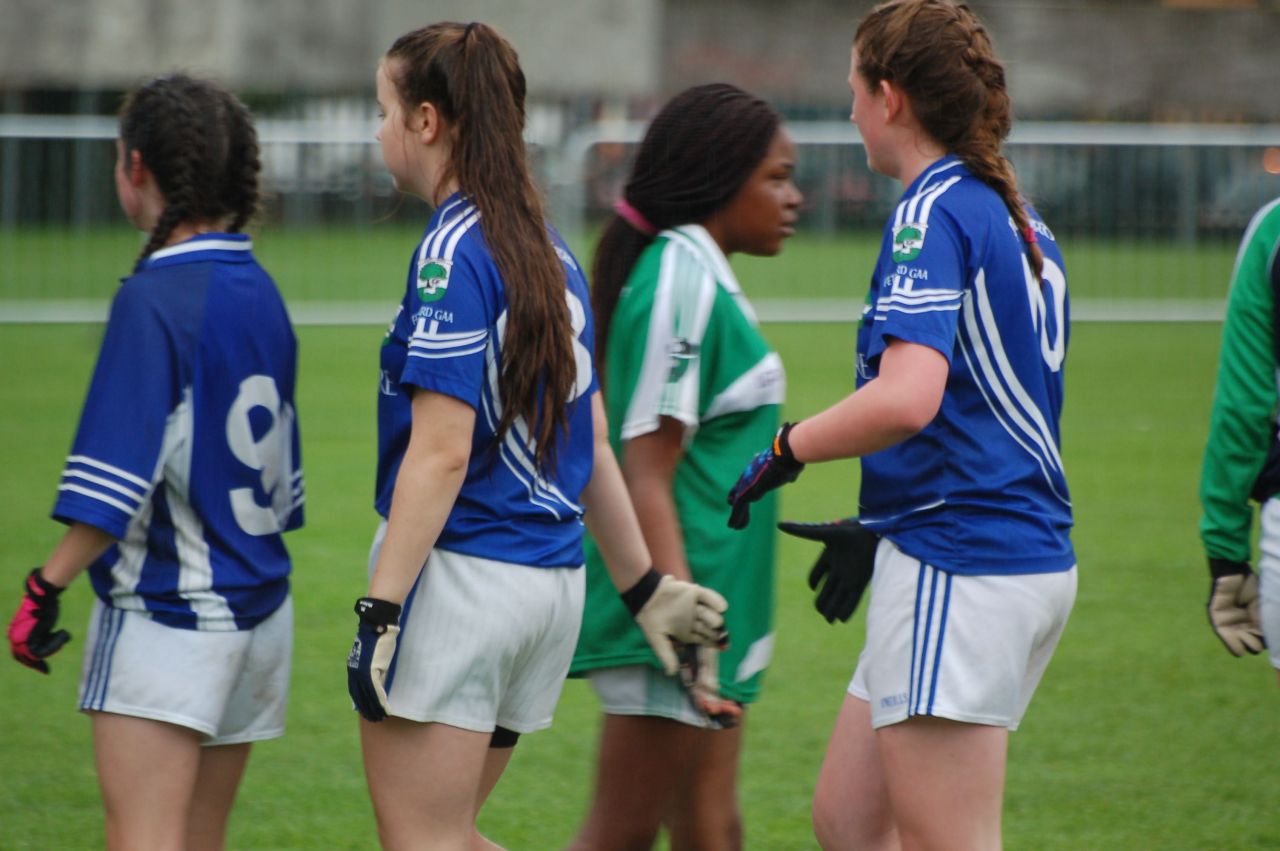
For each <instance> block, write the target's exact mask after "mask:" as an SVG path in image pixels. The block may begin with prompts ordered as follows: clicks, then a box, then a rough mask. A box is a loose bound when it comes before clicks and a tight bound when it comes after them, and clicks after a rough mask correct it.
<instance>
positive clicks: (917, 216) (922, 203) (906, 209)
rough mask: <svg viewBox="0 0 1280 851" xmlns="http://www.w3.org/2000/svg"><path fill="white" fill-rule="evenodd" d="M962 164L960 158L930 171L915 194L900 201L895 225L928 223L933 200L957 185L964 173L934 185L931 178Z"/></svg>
mask: <svg viewBox="0 0 1280 851" xmlns="http://www.w3.org/2000/svg"><path fill="white" fill-rule="evenodd" d="M960 164H961V163H960V161H959V160H954V161H952V162H950V163H947V164H946V165H944V166H941V167H939V168H938V169H936V170H935V171H933V172H930V173H929V174H928V175H927V176H926V177H925V179H924V180H923V181H921V183H920V188H919V189H918V190H916V194H915V195H912V196H911V197H910V198H904V199H902V200H901V201H899V202H898V209H897V212H896V214H895V216H894V220H893V226H894V227H895V228H896V227H899V226H901V225H904V224H920V225H924V224H928V223H929V213H930V212H932V210H933V202H934V201H936V200H938V197H939V196H941V195H942V194H943V193H944V192H946V191H947V190H948V189H950V188H951V187H952V186H955V185H956V183H958V182H959V181H960V179H961V177H962V175H958V174H957V175H955V176H953V177H949V178H947V179H946V180H944V181H942V182H941V183H935V184H933V185H932V186H931V185H929V179H930V178H932V177H933V176H934V175H935V174H937V173H939V172H942V171H946V170H947V169H949V168H955V167H956V166H959V165H960Z"/></svg>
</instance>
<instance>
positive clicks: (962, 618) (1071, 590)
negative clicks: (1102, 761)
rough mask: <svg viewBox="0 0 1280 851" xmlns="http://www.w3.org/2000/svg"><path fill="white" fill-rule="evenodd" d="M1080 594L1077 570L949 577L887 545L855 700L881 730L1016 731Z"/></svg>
mask: <svg viewBox="0 0 1280 851" xmlns="http://www.w3.org/2000/svg"><path fill="white" fill-rule="evenodd" d="M1075 597H1076V569H1075V568H1074V567H1073V568H1071V569H1070V570H1068V571H1063V572H1060V573H1032V574H1022V575H1017V576H1006V575H1000V576H961V575H957V574H949V573H946V572H944V571H941V570H938V569H937V568H934V567H931V566H929V565H927V564H924V563H922V562H921V561H919V560H918V559H914V558H912V557H911V556H908V555H906V554H905V553H903V552H902V551H901V550H899V549H898V548H897V546H895V545H894V544H893V542H892V541H889V540H888V539H884V540H882V541H881V542H880V548H879V549H878V550H877V551H876V566H875V573H874V574H873V575H872V578H871V602H870V605H869V607H868V609H867V642H866V645H865V647H864V648H863V650H862V655H861V656H860V657H859V659H858V667H857V669H856V670H855V671H854V674H853V680H852V681H851V682H850V683H849V694H852V695H853V696H855V697H859V698H862V699H863V700H866V701H867V702H868V703H870V705H871V724H872V726H873V727H876V728H879V727H884V726H887V725H889V724H896V723H898V722H900V721H904V720H906V719H907V718H909V717H911V716H912V715H932V716H936V717H939V718H950V719H952V720H954V721H964V722H968V723H972V724H988V725H991V726H996V727H1008V728H1009V729H1010V730H1016V729H1017V728H1018V722H1019V721H1020V720H1021V719H1022V716H1023V714H1024V713H1025V712H1026V710H1027V704H1029V703H1030V702H1031V695H1032V693H1033V692H1035V689H1036V685H1037V684H1039V682H1040V677H1041V675H1042V674H1043V673H1044V669H1045V667H1047V666H1048V664H1049V659H1050V657H1051V656H1053V651H1054V648H1055V647H1057V645H1058V639H1059V638H1060V637H1061V636H1062V630H1063V627H1065V626H1066V623H1067V616H1068V615H1069V614H1070V613H1071V607H1072V604H1073V603H1074V602H1075Z"/></svg>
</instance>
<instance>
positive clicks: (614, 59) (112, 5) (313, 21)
mask: <svg viewBox="0 0 1280 851" xmlns="http://www.w3.org/2000/svg"><path fill="white" fill-rule="evenodd" d="M660 17H661V2H660V0H555V2H551V3H541V2H527V3H521V2H514V0H432V2H430V3H424V2H422V0H0V21H4V26H3V27H0V86H8V87H23V88H29V87H36V86H45V87H57V88H76V87H81V86H83V87H87V88H126V87H128V86H131V85H133V84H134V83H136V82H137V81H138V80H139V79H140V78H144V77H148V76H151V75H153V74H156V73H160V72H163V71H165V70H171V69H174V68H182V69H185V70H188V71H191V72H193V73H204V74H211V75H213V76H216V77H218V78H219V79H221V80H223V81H225V82H226V83H227V84H228V85H230V86H232V87H234V88H237V89H250V90H256V91H288V90H292V89H303V90H315V91H327V92H334V91H358V90H361V89H365V88H368V89H371V88H372V86H373V69H374V66H375V65H376V63H377V60H378V57H379V56H381V55H382V53H383V52H384V51H385V50H386V49H387V47H388V46H390V44H391V42H392V41H393V40H394V39H395V37H396V36H398V35H400V34H401V33H403V32H406V31H408V30H410V29H413V28H415V27H419V26H422V25H424V24H428V23H431V22H433V21H439V20H451V19H452V20H461V21H470V20H483V21H486V22H488V23H491V24H493V25H494V26H496V27H497V28H498V29H499V30H500V31H502V33H503V34H504V35H505V36H506V37H507V38H508V39H510V40H511V41H512V42H513V43H514V44H515V46H516V49H517V50H518V51H519V53H520V57H521V64H522V65H523V67H524V69H525V73H526V75H527V76H528V77H529V80H530V83H531V85H532V86H533V87H534V88H535V90H536V91H538V92H540V93H544V94H550V93H556V94H562V93H579V92H588V91H589V92H600V91H605V92H611V93H615V94H644V93H647V92H650V91H652V90H653V88H654V87H655V86H656V85H657V82H658V71H657V69H658V62H659V51H658V47H657V42H658V37H659V21H660Z"/></svg>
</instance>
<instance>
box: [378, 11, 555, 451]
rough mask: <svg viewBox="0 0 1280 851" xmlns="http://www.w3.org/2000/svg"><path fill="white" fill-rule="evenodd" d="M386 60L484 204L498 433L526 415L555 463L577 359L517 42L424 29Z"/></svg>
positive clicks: (464, 30) (468, 28)
mask: <svg viewBox="0 0 1280 851" xmlns="http://www.w3.org/2000/svg"><path fill="white" fill-rule="evenodd" d="M386 58H387V60H388V62H389V72H390V73H391V77H392V79H393V80H394V81H395V84H396V89H397V91H398V93H399V95H400V99H401V100H402V101H403V102H404V103H405V104H406V105H414V104H419V103H423V102H430V103H432V104H434V105H435V107H436V108H437V109H438V110H439V111H440V113H441V114H442V115H443V116H444V118H445V120H446V122H447V127H448V129H449V132H450V133H451V134H452V135H451V140H452V152H451V156H450V161H449V163H448V165H447V171H446V173H445V175H444V178H445V180H448V179H449V178H453V179H456V180H457V182H458V185H459V186H460V187H461V189H462V192H463V193H464V194H465V195H466V196H467V197H468V198H469V199H470V201H471V202H472V203H474V204H475V206H476V208H477V209H478V210H479V211H480V220H479V225H480V228H481V232H482V233H483V235H484V240H485V244H486V245H487V246H488V248H489V251H490V252H491V253H492V255H493V260H494V263H495V264H496V265H497V267H498V272H499V274H500V275H501V276H502V280H503V284H504V286H505V288H506V296H507V320H506V323H507V324H506V331H505V332H504V334H503V339H502V364H501V370H500V372H499V376H498V393H499V396H500V397H501V404H502V415H501V418H500V420H499V422H498V426H497V430H496V433H497V437H498V440H501V439H502V438H503V436H504V435H505V434H506V433H507V432H508V431H509V430H510V429H511V427H512V426H513V425H514V424H515V423H516V421H517V420H518V419H521V420H523V421H524V422H525V423H527V424H528V426H529V429H530V432H531V436H532V438H533V447H532V448H533V450H534V461H535V463H536V465H537V466H538V468H539V469H540V470H544V471H546V470H551V469H554V466H555V448H556V440H557V437H558V436H559V435H561V434H564V433H565V432H566V430H567V428H568V421H569V412H568V410H567V408H566V401H567V400H568V399H570V397H571V395H572V392H573V387H574V383H575V381H576V379H577V365H576V360H575V358H574V354H573V328H572V325H571V324H570V317H569V306H568V303H567V302H566V300H565V274H564V267H563V266H562V265H561V262H560V259H559V257H558V256H557V254H556V251H555V247H554V246H553V245H552V244H551V238H550V235H549V234H548V232H547V225H546V220H545V215H544V212H543V206H542V200H541V198H540V196H539V193H538V191H537V190H536V188H535V187H534V184H533V179H532V177H531V176H530V173H529V167H528V164H527V161H526V155H525V145H524V119H525V113H524V99H525V78H524V72H523V71H521V70H520V63H519V60H518V58H517V56H516V53H515V50H513V49H512V47H511V45H510V44H508V43H507V41H506V40H505V39H503V38H502V36H500V35H499V34H498V33H497V32H495V31H494V30H493V29H492V28H491V27H489V26H486V25H485V24H480V23H472V24H467V25H465V26H464V25H462V24H456V23H439V24H433V25H431V26H428V27H423V28H422V29H419V30H415V31H413V32H410V33H407V34H405V35H403V36H401V37H400V38H399V39H397V40H396V41H395V43H394V44H392V46H391V49H390V50H389V51H387V57H386Z"/></svg>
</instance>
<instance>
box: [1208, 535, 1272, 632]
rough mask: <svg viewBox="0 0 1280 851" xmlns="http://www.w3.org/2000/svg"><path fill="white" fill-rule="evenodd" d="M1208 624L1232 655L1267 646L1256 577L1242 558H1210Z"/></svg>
mask: <svg viewBox="0 0 1280 851" xmlns="http://www.w3.org/2000/svg"><path fill="white" fill-rule="evenodd" d="M1209 573H1210V574H1212V575H1213V583H1212V584H1211V585H1210V586H1209V602H1208V604H1207V606H1206V608H1208V610H1209V625H1210V626H1212V627H1213V631H1214V632H1215V633H1216V634H1217V636H1218V638H1220V639H1221V640H1222V643H1223V644H1225V645H1226V646H1227V651H1228V652H1230V653H1231V655H1232V656H1243V655H1244V654H1245V653H1258V652H1261V650H1262V648H1264V647H1266V646H1267V643H1266V641H1265V640H1264V639H1263V637H1262V614H1261V611H1260V606H1261V604H1260V603H1259V601H1258V577H1257V576H1255V575H1254V573H1253V571H1252V570H1250V569H1249V565H1247V564H1245V563H1244V562H1242V561H1228V560H1227V559H1220V558H1211V559H1209Z"/></svg>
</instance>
